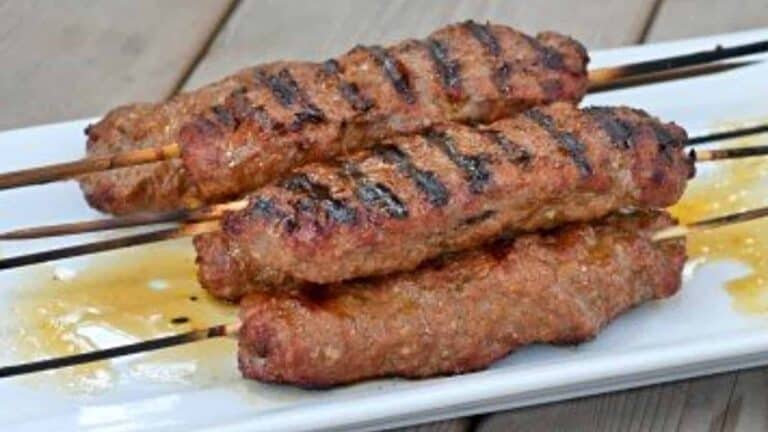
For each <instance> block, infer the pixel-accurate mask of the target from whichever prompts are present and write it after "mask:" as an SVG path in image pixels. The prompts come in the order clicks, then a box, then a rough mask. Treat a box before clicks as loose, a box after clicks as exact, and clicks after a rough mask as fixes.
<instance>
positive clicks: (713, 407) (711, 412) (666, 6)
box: [479, 0, 768, 432]
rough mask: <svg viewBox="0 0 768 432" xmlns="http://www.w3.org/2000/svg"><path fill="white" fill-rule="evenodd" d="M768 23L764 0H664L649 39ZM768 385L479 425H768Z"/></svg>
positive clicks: (714, 384)
mask: <svg viewBox="0 0 768 432" xmlns="http://www.w3.org/2000/svg"><path fill="white" fill-rule="evenodd" d="M767 25H768V2H766V1H765V0H754V1H753V0H744V1H738V2H720V1H718V0H704V1H701V0H665V1H663V2H662V4H661V5H660V7H659V9H658V13H657V16H656V19H655V20H654V21H653V23H651V25H650V26H649V31H648V35H647V38H646V40H647V41H659V40H666V39H675V38H683V37H694V36H701V35H706V34H712V33H720V32H729V31H738V30H744V29H748V28H752V27H760V26H763V27H764V26H767ZM737 376H738V378H737ZM734 386H735V388H734ZM766 388H768V368H763V369H759V370H755V371H750V372H745V373H741V374H737V373H730V374H723V375H717V376H713V377H706V378H700V379H696V380H689V381H682V382H679V383H672V384H664V385H659V386H652V387H647V388H643V389H639V390H632V391H626V392H620V393H612V394H608V395H603V396H597V397H592V398H586V399H581V400H578V401H572V402H564V403H560V404H554V405H549V406H545V407H538V408H532V409H524V410H518V411H512V412H508V413H504V414H500V415H496V416H492V417H489V418H488V419H486V420H485V421H483V422H481V424H480V427H479V430H481V431H484V432H490V431H501V430H510V429H515V426H517V425H531V426H536V427H541V428H542V429H562V428H567V429H573V430H604V429H610V430H632V431H636V430H637V431H639V430H713V431H714V430H718V431H719V430H722V429H723V428H725V430H739V431H741V430H743V431H751V430H768V414H766V411H765V406H766V405H767V404H768V396H766ZM653 406H657V407H663V409H662V408H654V409H651V408H650V407H653ZM526 422H528V423H526ZM536 427H534V428H533V429H535V428H536ZM525 429H526V428H521V430H525Z"/></svg>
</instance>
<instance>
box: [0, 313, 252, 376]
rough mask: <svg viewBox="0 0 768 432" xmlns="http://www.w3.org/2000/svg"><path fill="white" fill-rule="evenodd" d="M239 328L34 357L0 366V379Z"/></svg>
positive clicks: (226, 333) (229, 333)
mask: <svg viewBox="0 0 768 432" xmlns="http://www.w3.org/2000/svg"><path fill="white" fill-rule="evenodd" d="M239 331H240V323H232V324H221V325H216V326H212V327H208V328H205V329H201V330H192V331H189V332H186V333H180V334H176V335H172V336H165V337H160V338H156V339H149V340H146V341H142V342H137V343H133V344H128V345H121V346H117V347H114V348H107V349H103V350H98V351H91V352H86V353H82V354H74V355H69V356H64V357H56V358H51V359H46V360H38V361H33V362H29V363H23V364H18V365H11V366H5V367H0V378H9V377H13V376H19V375H26V374H31V373H35V372H42V371H48V370H54V369H60V368H65V367H70V366H76V365H80V364H84V363H90V362H94V361H99V360H108V359H113V358H117V357H123V356H127V355H131V354H138V353H143V352H148V351H155V350H159V349H163V348H170V347H173V346H177V345H184V344H188V343H191V342H197V341H201V340H206V339H213V338H219V337H227V336H229V337H236V336H237V334H238V332H239Z"/></svg>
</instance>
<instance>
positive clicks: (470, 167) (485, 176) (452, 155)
mask: <svg viewBox="0 0 768 432" xmlns="http://www.w3.org/2000/svg"><path fill="white" fill-rule="evenodd" d="M424 138H426V140H427V141H428V142H429V143H430V144H432V145H434V146H436V147H437V148H438V149H440V151H441V152H443V154H445V155H446V156H447V157H448V159H450V160H451V161H452V162H453V163H454V164H456V166H457V167H459V168H460V169H461V170H462V171H463V172H464V177H465V178H466V179H467V181H468V182H469V190H470V191H472V193H481V192H482V191H483V190H484V189H485V187H486V185H488V183H489V182H490V181H491V177H492V174H491V171H490V170H489V169H488V158H487V157H486V156H485V155H466V154H463V153H461V152H460V151H459V150H458V149H457V148H456V141H455V140H454V139H453V137H452V136H450V135H448V134H447V133H446V132H443V131H437V130H430V131H428V132H427V133H425V134H424Z"/></svg>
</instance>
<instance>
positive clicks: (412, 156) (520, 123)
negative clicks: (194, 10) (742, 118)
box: [198, 103, 693, 293]
mask: <svg viewBox="0 0 768 432" xmlns="http://www.w3.org/2000/svg"><path fill="white" fill-rule="evenodd" d="M685 140H686V135H685V132H684V131H683V130H682V129H681V128H680V127H678V126H676V125H674V124H670V123H661V122H660V121H658V120H657V119H654V118H652V117H650V116H648V115H647V114H646V113H644V112H641V111H638V110H634V109H630V108H588V109H585V110H579V109H577V108H575V107H573V106H572V105H570V104H565V103H558V104H555V105H552V106H550V107H546V108H536V109H534V110H531V111H528V112H526V113H525V114H522V115H519V116H517V117H514V118H511V119H505V120H501V121H499V122H496V123H494V124H493V125H491V126H490V127H488V128H483V127H479V128H473V127H468V126H458V125H448V126H443V127H439V128H434V129H432V130H431V131H430V132H429V133H427V134H425V135H415V136H409V137H400V138H397V139H392V140H391V141H388V142H387V143H385V144H382V145H380V146H378V147H376V148H374V149H372V150H370V151H365V152H362V153H360V154H357V155H355V156H352V157H349V158H347V159H344V160H342V161H338V162H336V163H325V164H312V165H308V166H306V167H303V168H301V169H300V170H298V171H296V172H294V173H293V174H292V175H291V176H289V177H288V178H287V179H285V180H283V181H281V182H277V183H274V184H272V185H270V186H267V187H264V188H261V189H260V190H258V191H257V193H256V194H255V195H254V196H253V198H252V199H251V204H250V206H249V207H248V208H247V209H246V210H244V211H240V212H235V213H231V214H229V215H227V216H226V217H225V218H224V222H223V231H224V233H225V235H226V236H227V239H226V241H225V242H228V243H229V244H230V246H231V247H230V252H229V253H228V254H229V255H231V256H230V257H228V258H226V259H227V260H234V261H235V262H238V264H237V266H239V267H240V268H241V269H248V270H245V271H244V274H253V272H257V271H258V270H257V269H270V271H268V272H266V273H265V274H270V275H274V274H280V275H287V276H290V277H292V278H295V279H298V280H303V281H309V282H314V283H331V282H338V281H342V280H348V279H353V278H357V277H367V276H372V275H384V274H388V273H391V272H394V271H404V270H410V269H413V268H415V267H416V266H418V265H419V264H420V263H421V262H423V261H425V260H427V259H430V258H433V257H435V256H437V255H439V254H441V253H444V252H450V251H459V250H463V249H466V248H470V247H474V246H477V245H479V244H482V243H484V242H486V241H489V240H490V239H492V238H494V237H495V236H497V235H499V234H500V233H501V232H502V231H503V230H516V231H526V232H528V231H535V230H539V229H544V228H550V227H554V226H558V225H560V224H563V223H567V222H575V221H587V220H593V219H596V218H599V217H602V216H605V215H607V214H609V213H611V212H614V211H617V210H619V209H622V208H630V207H635V208H657V207H666V206H668V205H671V204H673V203H675V202H676V201H677V200H678V199H679V198H680V196H681V195H682V193H683V191H684V189H685V185H686V181H687V179H688V178H689V177H690V176H691V175H692V174H693V165H692V162H691V160H690V159H689V158H688V156H686V155H685V154H684V152H683V151H682V146H683V143H684V142H685ZM202 242H204V240H202V241H198V246H201V243H202ZM201 249H202V248H201ZM200 252H201V258H200V262H201V264H202V265H201V267H200V275H201V277H200V279H201V281H202V283H203V285H204V286H206V287H208V288H209V289H210V288H211V287H215V288H214V289H216V290H225V291H228V292H230V293H235V292H237V291H240V292H242V290H243V289H244V287H247V286H246V285H243V284H242V280H243V279H242V278H235V279H234V280H233V281H231V282H230V281H229V280H228V278H227V276H226V273H227V272H224V271H221V270H218V269H217V268H216V267H217V263H216V262H213V261H212V260H211V258H210V257H207V256H206V254H205V251H203V250H201V251H200ZM216 259H218V258H216ZM210 272H212V273H213V274H214V275H215V277H212V276H211V274H210ZM284 277H285V276H281V278H284ZM268 279H269V277H266V276H264V277H262V276H260V281H261V282H265V281H266V280H268ZM282 283H284V280H283V279H281V280H280V281H279V282H278V283H277V285H279V284H282ZM224 285H227V287H226V288H224ZM246 289H247V288H246Z"/></svg>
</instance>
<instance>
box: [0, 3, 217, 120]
mask: <svg viewBox="0 0 768 432" xmlns="http://www.w3.org/2000/svg"><path fill="white" fill-rule="evenodd" d="M228 6H229V0H225V1H207V0H197V1H185V0H168V1H142V2H136V1H133V0H112V1H108V2H104V1H96V0H81V1H79V2H77V3H71V4H68V5H62V4H61V2H59V1H57V0H47V1H46V0H34V1H12V0H0V58H2V59H5V60H11V61H4V62H3V67H2V68H0V100H2V106H3V109H2V110H0V129H2V128H10V127H15V126H24V125H29V124H35V123H42V122H49V121H59V120H65V119H72V118H79V117H85V116H92V115H98V114H101V113H103V112H105V111H106V110H108V109H109V108H111V107H112V106H114V105H116V104H121V103H126V102H130V101H134V100H137V99H138V100H142V99H148V100H157V99H163V98H165V97H166V96H168V95H169V94H170V93H171V92H172V91H173V90H174V89H175V88H176V86H177V83H178V81H179V80H180V79H182V77H184V76H185V75H186V72H187V71H188V69H189V68H190V67H191V65H192V63H193V60H194V59H195V58H196V56H197V54H198V52H199V51H200V50H201V47H203V46H204V45H205V43H206V42H207V41H208V39H209V38H210V37H211V34H212V32H214V30H215V29H216V27H217V25H218V23H219V21H220V20H221V19H222V17H223V16H224V15H225V13H226V12H227V10H228Z"/></svg>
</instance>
